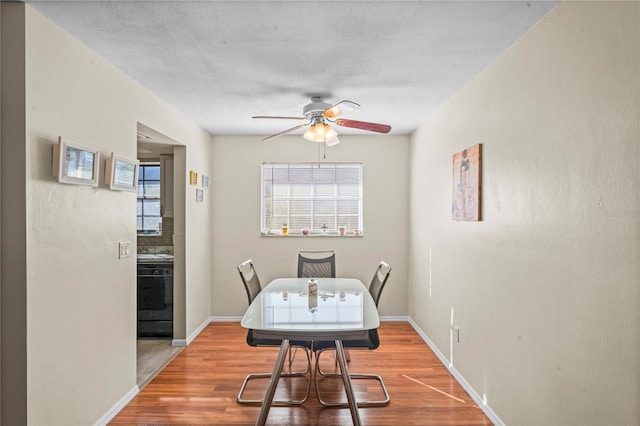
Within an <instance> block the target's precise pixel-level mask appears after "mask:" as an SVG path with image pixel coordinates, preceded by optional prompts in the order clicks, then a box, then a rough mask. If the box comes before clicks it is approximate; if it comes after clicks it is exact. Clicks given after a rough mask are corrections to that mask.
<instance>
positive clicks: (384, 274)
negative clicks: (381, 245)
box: [369, 260, 391, 307]
mask: <svg viewBox="0 0 640 426" xmlns="http://www.w3.org/2000/svg"><path fill="white" fill-rule="evenodd" d="M390 273H391V266H389V265H388V264H387V263H386V262H385V261H384V260H383V261H381V262H380V264H379V265H378V267H377V268H376V273H375V274H373V278H372V279H371V284H370V285H369V293H370V294H371V297H373V301H374V302H376V307H378V302H379V301H380V295H381V294H382V290H383V289H384V286H385V284H386V283H387V280H388V279H389V274H390Z"/></svg>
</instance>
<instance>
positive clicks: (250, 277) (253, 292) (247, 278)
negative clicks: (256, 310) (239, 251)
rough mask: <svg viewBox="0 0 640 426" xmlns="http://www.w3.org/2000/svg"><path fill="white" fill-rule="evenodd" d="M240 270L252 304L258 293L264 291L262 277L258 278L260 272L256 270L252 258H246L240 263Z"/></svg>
mask: <svg viewBox="0 0 640 426" xmlns="http://www.w3.org/2000/svg"><path fill="white" fill-rule="evenodd" d="M238 272H239V273H240V278H241V279H242V283H243V284H244V289H245V290H246V291H247V298H248V299H249V304H251V302H253V299H255V298H256V296H257V295H258V293H260V292H261V291H262V285H261V284H260V278H258V273H257V272H256V269H255V267H254V266H253V262H252V261H251V259H249V260H245V261H244V262H242V263H241V264H240V265H238Z"/></svg>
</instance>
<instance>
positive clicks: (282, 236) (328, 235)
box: [260, 233, 364, 238]
mask: <svg viewBox="0 0 640 426" xmlns="http://www.w3.org/2000/svg"><path fill="white" fill-rule="evenodd" d="M260 236H261V237H281V238H288V237H294V238H295V237H303V238H318V237H329V238H361V237H363V236H364V235H363V234H360V235H353V234H346V235H339V234H337V233H335V234H330V233H329V234H309V235H303V234H287V235H282V234H280V233H278V234H260Z"/></svg>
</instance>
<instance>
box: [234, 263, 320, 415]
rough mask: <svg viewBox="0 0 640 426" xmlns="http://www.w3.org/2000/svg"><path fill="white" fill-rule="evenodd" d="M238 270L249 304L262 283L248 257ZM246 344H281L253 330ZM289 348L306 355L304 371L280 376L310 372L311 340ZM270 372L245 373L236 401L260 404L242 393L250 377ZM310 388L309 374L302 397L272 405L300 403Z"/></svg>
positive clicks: (266, 376)
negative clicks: (262, 337) (302, 351)
mask: <svg viewBox="0 0 640 426" xmlns="http://www.w3.org/2000/svg"><path fill="white" fill-rule="evenodd" d="M238 272H239V273H240V278H241V279H242V283H243V284H244V288H245V290H246V292H247V299H248V300H249V304H251V302H253V300H254V299H255V298H256V297H257V296H258V294H259V293H260V292H261V291H262V285H261V284H260V278H259V277H258V274H257V272H256V269H255V267H254V265H253V261H252V260H251V259H248V260H246V261H244V262H242V263H241V264H240V265H238ZM247 344H248V345H249V346H253V347H258V346H270V347H280V345H281V344H282V340H278V339H258V338H256V337H254V335H253V330H248V331H247ZM290 344H291V346H290V348H289V351H291V348H302V349H303V350H304V352H305V355H306V356H307V369H306V370H305V371H296V372H285V373H282V374H281V375H280V377H304V376H306V375H307V374H309V373H310V372H311V352H310V350H311V347H312V342H310V341H293V340H292V341H291V342H290ZM292 363H293V356H292V355H291V354H290V355H289V367H291V364H292ZM271 374H272V373H253V374H249V375H247V377H245V379H244V381H243V382H242V386H241V387H240V392H238V396H237V398H236V399H237V401H238V402H239V403H241V404H262V399H243V398H242V394H243V393H244V391H245V388H246V386H247V384H248V383H249V381H250V380H252V379H270V378H271ZM310 390H311V375H310V374H309V380H308V383H307V392H306V394H305V396H304V398H303V399H297V400H287V401H273V405H301V404H302V403H304V402H305V401H306V400H307V399H308V398H309V392H310Z"/></svg>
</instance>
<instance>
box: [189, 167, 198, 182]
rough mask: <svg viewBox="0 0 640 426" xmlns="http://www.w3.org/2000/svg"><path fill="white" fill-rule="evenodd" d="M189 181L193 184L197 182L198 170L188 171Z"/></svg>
mask: <svg viewBox="0 0 640 426" xmlns="http://www.w3.org/2000/svg"><path fill="white" fill-rule="evenodd" d="M189 183H190V184H191V185H193V186H196V185H197V184H198V172H194V171H193V170H190V171H189Z"/></svg>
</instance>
